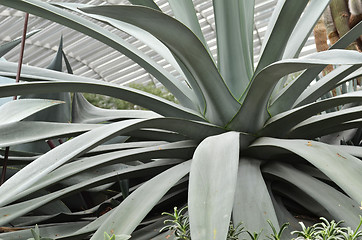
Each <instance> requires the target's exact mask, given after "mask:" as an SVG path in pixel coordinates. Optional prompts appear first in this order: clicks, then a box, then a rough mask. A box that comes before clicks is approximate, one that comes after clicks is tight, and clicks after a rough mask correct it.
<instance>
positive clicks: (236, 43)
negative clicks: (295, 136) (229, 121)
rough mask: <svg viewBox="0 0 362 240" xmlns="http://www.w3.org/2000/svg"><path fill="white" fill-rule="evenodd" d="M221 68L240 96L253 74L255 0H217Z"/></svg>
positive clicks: (237, 95) (232, 90)
mask: <svg viewBox="0 0 362 240" xmlns="http://www.w3.org/2000/svg"><path fill="white" fill-rule="evenodd" d="M213 4H214V13H215V24H216V38H217V51H218V54H217V57H218V61H217V64H218V68H219V71H220V74H221V76H222V77H223V78H224V80H225V83H226V85H227V86H228V87H229V89H230V91H231V92H232V94H233V95H234V97H236V98H239V97H240V96H241V95H242V93H243V92H244V91H245V89H246V88H247V86H248V84H249V81H250V79H251V77H252V74H253V70H254V69H253V60H254V58H253V48H252V46H253V25H254V22H253V19H254V0H251V1H213Z"/></svg>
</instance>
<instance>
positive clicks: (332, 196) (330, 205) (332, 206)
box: [263, 163, 359, 228]
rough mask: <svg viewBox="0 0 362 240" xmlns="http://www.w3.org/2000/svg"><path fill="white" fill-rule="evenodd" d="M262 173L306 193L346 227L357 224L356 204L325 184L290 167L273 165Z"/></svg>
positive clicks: (279, 164) (267, 166)
mask: <svg viewBox="0 0 362 240" xmlns="http://www.w3.org/2000/svg"><path fill="white" fill-rule="evenodd" d="M263 172H265V173H268V174H272V175H275V176H277V177H280V178H282V179H283V180H285V181H287V182H289V183H291V184H293V185H295V186H297V187H298V188H299V189H301V190H302V191H303V192H305V193H307V194H308V195H309V196H310V197H312V198H313V199H314V200H315V201H317V202H318V203H319V204H320V205H321V206H322V207H323V208H325V209H326V210H327V211H328V212H329V213H330V214H331V216H332V217H333V218H334V219H336V220H339V221H340V220H345V222H346V225H347V226H351V227H353V228H354V227H356V226H357V224H358V222H359V221H358V219H359V217H358V211H357V208H358V204H357V202H355V201H353V200H352V199H350V198H348V197H347V196H345V195H344V194H343V193H341V192H339V191H338V190H336V189H334V188H333V187H331V186H329V185H328V184H326V183H323V182H322V181H320V180H317V179H315V178H313V177H311V176H309V175H307V174H305V173H304V172H302V171H298V170H297V169H295V168H293V167H292V166H290V165H287V164H282V163H275V164H274V163H273V164H269V165H266V166H265V167H263Z"/></svg>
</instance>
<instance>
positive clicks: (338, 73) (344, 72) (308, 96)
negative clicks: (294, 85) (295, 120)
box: [293, 65, 362, 107]
mask: <svg viewBox="0 0 362 240" xmlns="http://www.w3.org/2000/svg"><path fill="white" fill-rule="evenodd" d="M361 66H362V65H352V66H341V67H339V68H337V69H335V70H333V71H332V72H331V73H329V74H327V75H326V76H325V77H323V78H321V79H320V80H318V81H317V82H316V83H315V84H313V85H312V86H310V87H308V88H307V89H306V90H305V91H304V92H303V93H302V94H301V95H300V96H299V97H298V99H297V100H296V101H295V103H294V105H293V107H299V106H302V105H305V104H308V103H311V102H314V101H316V100H317V99H318V98H320V97H321V96H323V94H325V93H327V92H328V91H330V90H332V89H334V88H335V87H336V86H337V83H341V80H342V79H344V78H345V77H347V76H348V75H350V73H352V72H354V71H356V70H357V69H359V68H361Z"/></svg>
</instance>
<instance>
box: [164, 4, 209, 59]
mask: <svg viewBox="0 0 362 240" xmlns="http://www.w3.org/2000/svg"><path fill="white" fill-rule="evenodd" d="M168 2H169V3H170V6H171V8H172V12H173V14H174V15H175V17H176V19H177V20H179V21H180V22H182V23H183V24H185V25H186V26H187V27H188V28H190V30H191V31H192V32H193V33H194V34H195V35H196V36H197V37H198V38H199V39H200V41H201V42H202V44H203V45H204V47H205V49H206V50H207V51H208V52H209V54H210V56H211V57H212V54H211V52H210V49H209V47H208V45H207V43H206V40H205V37H204V35H203V34H202V31H201V27H200V24H199V19H198V18H197V15H196V10H195V7H194V4H193V2H192V0H186V1H179V0H168Z"/></svg>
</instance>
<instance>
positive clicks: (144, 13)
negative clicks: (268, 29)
mask: <svg viewBox="0 0 362 240" xmlns="http://www.w3.org/2000/svg"><path fill="white" fill-rule="evenodd" d="M82 10H83V11H85V12H88V13H93V14H100V15H104V16H107V17H111V18H114V19H117V20H120V21H124V22H127V23H130V24H133V25H136V26H137V27H140V28H142V29H144V30H146V31H149V32H150V33H152V34H153V35H154V36H155V37H157V38H159V39H160V40H161V41H162V42H163V43H164V44H165V45H166V46H167V47H169V49H170V50H171V51H172V52H173V53H174V54H175V55H176V56H177V57H178V59H179V60H181V61H182V62H183V63H184V64H185V66H186V67H187V68H188V69H189V70H190V72H191V73H192V75H193V76H194V78H195V79H196V81H197V84H198V85H199V86H200V88H201V89H202V92H203V93H204V96H205V100H206V113H205V116H206V118H207V119H208V120H209V121H210V122H212V123H215V124H218V125H225V124H226V123H227V122H228V121H229V120H230V119H231V118H232V117H233V116H234V114H235V113H236V111H237V110H238V108H239V106H240V104H239V103H238V102H237V101H236V100H235V99H234V98H233V96H232V95H231V94H230V92H229V90H228V88H227V87H226V85H225V83H224V81H223V79H222V78H221V76H220V74H219V72H218V69H217V68H216V66H215V65H214V62H213V60H212V59H211V58H210V56H209V54H208V52H207V51H206V50H205V48H204V46H203V44H202V43H201V42H200V40H199V39H198V38H197V37H196V36H195V35H194V34H193V33H192V32H191V31H190V30H189V29H188V28H187V27H186V26H185V25H183V24H181V23H180V22H178V21H177V20H175V19H173V18H171V17H169V16H167V15H165V14H162V13H160V12H159V11H153V10H151V9H149V8H143V7H130V6H100V7H97V8H86V9H82ZM145 18H146V19H148V20H147V21H144V19H145ZM161 25H162V28H160V27H159V26H161ZM226 105H227V106H229V107H227V108H225V106H226Z"/></svg>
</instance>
